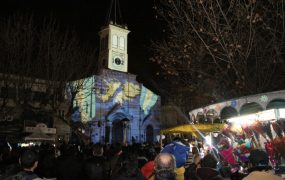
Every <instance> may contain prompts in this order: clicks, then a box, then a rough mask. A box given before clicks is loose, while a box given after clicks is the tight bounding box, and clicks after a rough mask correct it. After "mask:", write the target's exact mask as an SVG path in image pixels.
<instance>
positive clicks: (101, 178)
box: [83, 144, 109, 180]
mask: <svg viewBox="0 0 285 180" xmlns="http://www.w3.org/2000/svg"><path fill="white" fill-rule="evenodd" d="M103 153H104V150H103V146H102V145H100V144H95V145H94V147H93V150H92V155H93V156H92V157H91V158H89V159H87V160H85V162H84V165H83V176H84V179H85V180H105V179H108V172H109V171H108V167H107V165H106V158H105V157H104V156H103Z"/></svg>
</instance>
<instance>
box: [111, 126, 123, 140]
mask: <svg viewBox="0 0 285 180" xmlns="http://www.w3.org/2000/svg"><path fill="white" fill-rule="evenodd" d="M123 133H124V126H123V123H122V121H115V122H114V123H113V127H112V142H113V143H123V140H124V134H123Z"/></svg>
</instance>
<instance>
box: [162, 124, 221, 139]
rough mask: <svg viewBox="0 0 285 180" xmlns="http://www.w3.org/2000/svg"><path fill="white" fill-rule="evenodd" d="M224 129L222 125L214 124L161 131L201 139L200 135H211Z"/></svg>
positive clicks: (188, 125)
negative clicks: (190, 135) (189, 135)
mask: <svg viewBox="0 0 285 180" xmlns="http://www.w3.org/2000/svg"><path fill="white" fill-rule="evenodd" d="M223 127H224V124H222V123H214V124H184V125H180V126H176V127H173V128H168V129H163V130H161V133H162V134H173V133H192V134H193V135H194V136H196V137H199V136H200V133H209V132H215V131H220V130H221V129H222V128H223Z"/></svg>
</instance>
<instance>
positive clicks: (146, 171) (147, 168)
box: [141, 161, 154, 179]
mask: <svg viewBox="0 0 285 180" xmlns="http://www.w3.org/2000/svg"><path fill="white" fill-rule="evenodd" d="M153 171H154V161H149V162H147V163H146V164H145V165H144V166H143V167H142V168H141V172H142V174H143V176H144V177H145V178H147V179H148V178H150V176H151V175H152V174H153Z"/></svg>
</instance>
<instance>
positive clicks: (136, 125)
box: [73, 70, 160, 142]
mask: <svg viewBox="0 0 285 180" xmlns="http://www.w3.org/2000/svg"><path fill="white" fill-rule="evenodd" d="M85 81H86V82H85V83H83V86H82V88H81V89H80V91H79V92H78V94H77V96H76V98H75V102H74V103H73V104H74V107H78V108H77V109H78V111H75V112H74V113H73V117H77V120H78V118H79V117H80V121H81V122H83V123H85V122H92V124H94V127H93V133H92V135H91V136H92V140H93V142H102V141H105V142H106V141H107V142H112V141H114V139H116V141H121V139H120V138H118V137H114V134H112V132H113V133H118V132H121V130H120V128H124V127H126V128H127V129H128V133H127V138H128V140H131V139H132V138H133V139H137V141H143V140H144V138H145V137H144V136H145V134H146V132H145V131H146V129H145V128H146V126H147V125H151V126H152V128H153V129H154V132H155V133H158V131H159V119H157V117H159V116H158V115H157V113H159V110H158V107H159V106H160V98H159V96H157V95H156V94H154V93H153V92H152V91H150V90H149V89H147V88H146V87H144V86H143V85H142V84H140V83H138V82H137V81H136V79H135V76H134V75H132V74H125V73H124V74H123V73H120V72H113V71H110V70H104V71H103V73H102V74H101V75H100V76H93V77H90V78H88V79H85ZM155 105H157V106H155ZM154 107H155V108H154ZM78 114H80V115H78ZM123 119H124V120H126V119H127V121H128V125H127V126H125V125H124V127H123V126H122V127H121V126H120V123H121V121H122V120H123ZM75 120H76V118H74V121H75ZM93 122H94V123H93ZM98 122H100V127H98ZM107 131H108V132H107ZM118 136H120V135H118ZM106 137H108V138H107V139H106ZM154 137H155V136H154Z"/></svg>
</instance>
